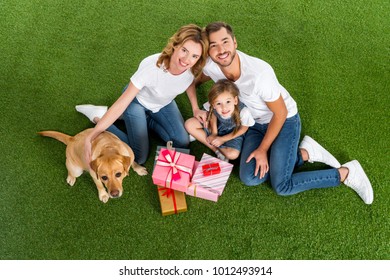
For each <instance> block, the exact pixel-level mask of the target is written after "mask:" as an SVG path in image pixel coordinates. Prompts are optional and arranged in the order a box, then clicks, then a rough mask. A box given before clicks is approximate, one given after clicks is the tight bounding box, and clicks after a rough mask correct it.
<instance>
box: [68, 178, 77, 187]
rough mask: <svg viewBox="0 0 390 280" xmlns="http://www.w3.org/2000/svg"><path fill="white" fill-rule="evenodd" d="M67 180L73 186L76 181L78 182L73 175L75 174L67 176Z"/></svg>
mask: <svg viewBox="0 0 390 280" xmlns="http://www.w3.org/2000/svg"><path fill="white" fill-rule="evenodd" d="M66 182H67V183H68V184H69V185H70V186H71V187H73V185H74V183H76V178H75V177H73V176H70V175H68V177H67V178H66Z"/></svg>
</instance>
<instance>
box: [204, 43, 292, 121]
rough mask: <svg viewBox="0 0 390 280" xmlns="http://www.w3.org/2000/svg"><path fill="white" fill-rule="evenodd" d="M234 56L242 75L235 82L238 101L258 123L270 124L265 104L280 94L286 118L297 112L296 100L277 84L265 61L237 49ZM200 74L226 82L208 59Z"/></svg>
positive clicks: (274, 99)
mask: <svg viewBox="0 0 390 280" xmlns="http://www.w3.org/2000/svg"><path fill="white" fill-rule="evenodd" d="M237 55H238V56H239V58H240V66H241V76H240V78H239V79H238V80H237V81H235V82H234V83H235V84H236V85H237V87H238V89H239V90H240V95H239V98H240V101H241V102H243V103H244V104H245V105H246V106H247V107H248V108H249V110H250V112H251V113H252V116H253V118H254V119H255V121H256V122H257V123H261V124H264V123H269V122H270V121H271V118H272V115H273V113H272V111H271V110H270V109H269V108H268V106H267V104H266V102H273V101H276V100H277V99H278V98H279V97H280V95H282V97H283V100H284V102H285V104H286V107H287V111H288V114H287V117H288V118H289V117H292V116H294V115H295V114H297V113H298V108H297V104H296V102H295V100H294V99H293V98H292V97H291V96H290V94H289V93H288V91H287V90H286V89H285V88H284V87H283V86H282V85H281V84H279V82H278V79H277V78H276V75H275V72H274V70H273V69H272V67H271V66H270V65H269V64H268V63H267V62H265V61H263V60H261V59H258V58H256V57H252V56H249V55H247V54H245V53H243V52H241V51H239V50H237ZM203 73H204V74H205V75H207V76H209V77H210V78H211V79H212V80H213V81H215V82H216V81H218V80H221V79H226V77H225V75H224V74H223V73H222V71H221V69H220V68H219V66H218V65H217V64H216V63H214V62H213V61H212V60H211V58H208V60H207V63H206V66H205V67H204V68H203Z"/></svg>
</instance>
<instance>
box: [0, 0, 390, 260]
mask: <svg viewBox="0 0 390 280" xmlns="http://www.w3.org/2000/svg"><path fill="white" fill-rule="evenodd" d="M389 6H390V5H389V2H388V1H384V0H373V1H363V0H353V1H352V0H345V1H340V0H337V1H336V0H332V1H309V0H290V1H287V0H285V1H282V0H280V1H278V0H265V1H255V0H251V1H225V2H223V3H221V1H215V0H210V1H204V0H193V1H184V2H183V1H176V0H175V1H161V0H155V1H143V0H132V1H98V0H89V1H75V0H68V1H59V0H52V1H49V0H35V1H31V0H12V1H11V0H3V1H2V3H1V4H0V33H1V34H2V35H1V40H0V62H1V66H0V92H1V101H2V102H1V103H2V106H1V110H0V116H1V121H2V125H1V126H0V134H1V141H0V145H1V146H0V147H1V150H2V151H3V152H2V155H1V157H0V166H1V169H0V174H1V178H2V180H1V188H0V236H1V237H2V238H1V239H0V259H2V260H21V259H28V260H30V259H37V260H48V259H50V260H57V259H61V260H63V259H65V260H68V259H86V260H90V259H93V260H96V259H103V260H104V259H113V260H122V259H125V260H135V259H141V260H148V259H156V260H160V259H168V260H173V259H180V260H187V259H193V260H199V259H207V260H209V259H212V260H215V259H220V260H225V259H237V260H238V259H251V260H256V259H264V260H273V259H276V260H291V259H297V260H307V259H311V260H319V259H330V260H339V259H351V260H355V259H369V260H388V259H390V243H389V242H390V216H389V213H390V203H389V197H390V180H389V174H390V168H389V159H390V157H389V155H390V154H389V146H390V145H389V136H390V131H389V119H390V110H389V104H390V97H389V96H390V95H389V93H390V88H389V81H390V75H389V74H390V71H389V46H390V40H389V38H390V36H389V35H390V34H389V26H390V21H389V19H390V15H389V10H390V9H389V8H390V7H389ZM215 20H223V21H226V22H228V23H230V24H231V25H232V26H233V28H234V29H235V33H236V36H237V40H238V48H239V49H240V50H242V51H244V52H246V53H248V54H250V55H253V56H257V57H259V58H262V59H263V60H265V61H267V62H269V63H270V64H271V65H272V66H273V67H274V70H275V72H276V74H277V76H278V79H279V81H280V83H281V84H282V85H283V86H284V87H286V88H287V90H288V91H289V92H290V93H291V95H292V96H293V97H294V99H295V100H296V101H297V103H298V108H299V111H300V114H301V118H302V123H303V125H302V130H303V131H302V137H303V135H305V134H307V135H310V136H312V137H313V138H314V139H316V140H318V141H319V142H320V143H321V144H323V146H325V147H326V148H327V149H328V150H329V151H330V152H332V153H333V154H334V155H335V156H336V157H337V158H338V159H339V161H340V162H342V163H345V162H347V161H350V160H352V159H358V160H359V161H360V162H361V164H362V166H363V167H364V168H365V170H366V172H367V174H368V176H369V178H370V180H371V183H372V185H373V188H374V202H373V204H372V205H371V206H368V205H365V204H364V203H363V202H362V201H361V199H360V198H359V197H358V196H357V195H356V194H355V193H354V192H353V191H352V190H351V189H348V188H346V187H345V186H340V187H336V188H330V189H326V190H312V191H308V192H305V193H301V194H297V195H294V196H290V197H280V196H277V195H276V194H275V193H274V192H273V191H272V190H271V188H270V185H269V184H263V185H260V186H257V187H246V186H244V185H243V184H242V183H240V180H239V178H238V168H237V165H236V166H235V168H234V170H233V173H232V175H231V176H230V178H229V181H228V184H227V186H226V188H225V191H224V193H223V195H222V197H221V198H220V200H219V201H218V202H217V203H214V202H211V201H207V200H202V199H199V198H195V197H190V196H188V197H187V204H188V212H186V213H181V214H178V215H171V216H167V217H162V216H161V213H160V205H159V201H158V196H157V191H156V187H155V186H154V185H153V183H152V179H151V176H147V177H140V176H138V175H137V174H135V173H134V172H131V174H130V176H129V177H128V178H126V179H125V180H124V189H125V192H124V194H123V196H122V197H121V198H120V199H112V200H109V202H108V203H107V204H103V203H102V202H100V201H99V199H98V196H97V190H96V188H95V186H94V183H93V181H92V179H91V178H90V176H89V175H88V174H84V175H83V176H81V177H80V178H79V179H78V180H77V182H76V184H75V186H74V187H69V186H68V185H67V183H66V180H65V179H66V176H67V171H66V168H65V146H64V145H63V144H62V143H60V142H57V141H55V140H53V139H48V138H43V137H39V136H38V135H37V134H36V133H37V132H38V131H40V130H46V129H52V130H58V131H62V132H65V133H68V134H70V135H74V134H76V133H78V132H79V131H81V130H83V129H86V128H89V127H92V124H91V123H90V122H89V121H88V120H87V118H85V117H84V116H82V115H81V114H79V113H77V112H76V111H75V109H74V106H75V105H77V104H83V103H94V104H100V105H110V104H112V103H113V102H114V101H115V100H116V98H117V97H118V96H119V94H120V93H121V90H122V88H123V87H124V86H125V84H126V83H127V82H128V80H129V78H130V76H131V75H132V74H133V73H134V72H135V70H136V69H137V67H138V64H139V62H140V61H141V60H142V59H143V58H144V57H146V56H148V55H150V54H153V53H158V52H160V51H161V50H162V48H163V47H164V46H165V44H166V42H167V39H168V38H169V37H170V36H171V35H172V34H173V33H174V32H176V30H177V29H178V28H179V27H180V26H181V25H184V24H188V23H196V24H198V25H201V26H205V25H206V24H207V23H209V22H211V21H215ZM210 85H211V84H210V83H207V84H205V85H202V86H201V87H200V88H199V90H198V93H199V103H201V102H203V101H204V100H205V94H206V93H207V91H208V89H209V87H210ZM176 100H177V102H178V104H179V107H180V108H181V110H182V113H183V116H184V118H185V119H187V118H189V117H191V108H190V104H189V102H188V99H187V97H186V95H185V94H182V95H180V96H179V97H178V98H177V99H176ZM162 144H163V143H162V142H161V141H159V140H158V139H156V138H153V139H152V146H151V152H152V154H151V155H150V157H149V159H148V161H147V162H146V164H145V166H146V167H147V169H148V170H149V172H150V173H151V172H152V167H153V159H154V151H155V149H156V146H157V145H162ZM190 149H191V153H192V154H193V155H195V156H196V159H197V160H199V159H200V157H201V156H202V154H203V153H204V152H206V153H210V151H209V150H208V149H207V148H205V147H204V146H202V145H201V144H199V143H196V142H193V143H191V145H190ZM233 163H236V164H237V162H233ZM314 168H326V167H325V166H323V165H320V164H308V165H306V166H305V167H303V168H302V170H310V169H314Z"/></svg>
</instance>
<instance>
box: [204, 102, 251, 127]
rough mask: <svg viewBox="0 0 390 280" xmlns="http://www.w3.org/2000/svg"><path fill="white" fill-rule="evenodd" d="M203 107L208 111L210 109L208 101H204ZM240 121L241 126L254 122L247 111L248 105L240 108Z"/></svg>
mask: <svg viewBox="0 0 390 280" xmlns="http://www.w3.org/2000/svg"><path fill="white" fill-rule="evenodd" d="M203 108H204V109H205V110H206V111H209V110H210V103H209V102H206V103H204V104H203ZM221 117H222V116H221ZM240 121H241V125H243V126H248V127H250V126H252V125H254V124H255V120H254V119H253V117H252V114H251V112H250V111H249V108H248V107H244V108H242V109H241V111H240Z"/></svg>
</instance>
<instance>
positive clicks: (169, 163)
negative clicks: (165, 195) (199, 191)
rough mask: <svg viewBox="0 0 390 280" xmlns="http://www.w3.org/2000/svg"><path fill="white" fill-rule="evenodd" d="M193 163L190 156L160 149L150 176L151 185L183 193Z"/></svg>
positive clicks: (193, 159) (193, 160)
mask: <svg viewBox="0 0 390 280" xmlns="http://www.w3.org/2000/svg"><path fill="white" fill-rule="evenodd" d="M194 163H195V157H194V156H192V155H188V154H184V153H180V152H177V151H174V150H168V149H165V148H161V149H160V152H159V155H158V159H157V161H156V164H155V166H154V170H153V174H152V179H153V183H154V184H155V185H158V186H163V187H167V188H172V189H174V190H177V191H181V192H185V191H186V189H187V187H188V185H189V183H190V180H191V176H192V169H193V166H194Z"/></svg>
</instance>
